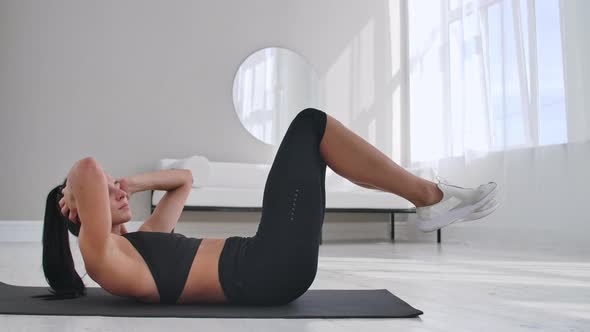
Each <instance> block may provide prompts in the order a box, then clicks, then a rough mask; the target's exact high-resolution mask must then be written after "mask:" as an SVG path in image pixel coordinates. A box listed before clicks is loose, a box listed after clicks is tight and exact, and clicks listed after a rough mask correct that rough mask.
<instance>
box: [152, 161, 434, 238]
mask: <svg viewBox="0 0 590 332" xmlns="http://www.w3.org/2000/svg"><path fill="white" fill-rule="evenodd" d="M270 167H271V165H270V164H250V163H236V162H212V161H209V160H208V159H207V158H206V157H204V156H198V155H197V156H191V157H188V158H184V159H172V158H166V159H160V160H159V161H158V164H157V166H156V169H158V170H161V169H171V168H179V169H183V168H186V169H190V170H191V172H192V174H193V189H192V191H191V193H190V194H189V197H188V198H187V200H186V203H185V210H186V211H207V210H208V211H261V209H262V197H263V193H264V186H265V183H266V178H267V176H268V172H269V171H270ZM407 170H408V171H409V172H411V173H413V174H415V175H417V176H420V177H423V178H425V179H428V180H431V181H433V178H434V173H433V171H432V169H429V168H428V169H418V168H414V169H412V168H407ZM164 193H165V192H164V191H160V190H155V191H152V193H151V194H152V195H151V211H152V212H153V210H154V209H155V207H156V205H157V204H158V202H159V201H160V199H162V196H163V195H164ZM331 211H332V212H335V211H338V212H378V213H389V215H390V222H391V239H392V240H394V239H395V229H394V218H395V213H415V212H416V209H415V206H414V205H413V204H412V203H410V202H409V201H408V200H406V199H404V198H402V197H400V196H397V195H393V194H391V193H386V192H382V191H379V190H374V189H368V188H364V187H361V186H358V185H356V184H354V183H352V182H350V181H349V180H347V179H346V178H343V177H342V176H340V175H338V174H337V173H335V172H334V171H333V170H332V169H331V168H330V167H327V168H326V212H331ZM438 241H439V242H440V231H439V232H438Z"/></svg>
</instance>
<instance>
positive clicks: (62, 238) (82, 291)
mask: <svg viewBox="0 0 590 332" xmlns="http://www.w3.org/2000/svg"><path fill="white" fill-rule="evenodd" d="M66 181H67V178H66V179H65V180H64V182H63V184H61V185H59V186H57V187H55V188H53V189H52V190H51V191H50V192H49V194H48V195H47V201H46V204H45V218H44V221H43V240H42V241H43V272H44V274H45V279H46V280H47V283H48V284H49V286H50V287H51V289H50V290H49V291H50V292H51V293H52V295H40V296H39V295H38V296H33V297H41V298H45V299H46V300H61V299H73V298H77V297H80V296H83V295H86V286H85V285H84V283H83V282H82V278H80V275H78V273H77V272H76V269H75V268H74V259H73V258H72V252H71V250H70V241H69V236H68V231H69V232H70V233H72V234H73V235H74V236H76V237H78V234H79V233H80V224H79V223H73V222H71V221H70V220H69V219H68V218H66V217H65V216H64V215H63V214H62V213H61V209H60V207H59V201H60V199H61V198H62V197H63V194H62V193H61V190H62V189H63V188H64V187H65V186H66Z"/></svg>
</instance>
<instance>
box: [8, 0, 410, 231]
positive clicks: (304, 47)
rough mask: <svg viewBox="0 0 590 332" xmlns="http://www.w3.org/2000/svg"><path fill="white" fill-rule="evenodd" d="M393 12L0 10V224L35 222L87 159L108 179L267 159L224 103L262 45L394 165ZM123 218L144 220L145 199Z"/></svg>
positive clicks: (327, 2)
mask: <svg viewBox="0 0 590 332" xmlns="http://www.w3.org/2000/svg"><path fill="white" fill-rule="evenodd" d="M399 2H400V1H399V0H392V1H384V0H372V1H358V0H323V1H314V0H282V1H277V0H256V1H254V0H251V1H229V0H217V1H188V0H186V1H153V0H152V1H143V0H142V1H140V0H134V1H115V0H110V1H108V0H107V1H95V2H90V1H76V0H55V1H41V0H36V1H33V0H2V1H0V48H1V50H2V53H1V56H0V154H1V155H2V163H1V165H2V168H1V172H0V183H2V186H0V220H40V219H42V218H43V211H44V205H45V198H46V195H47V193H48V192H49V190H50V189H51V188H52V187H53V186H55V185H57V184H58V183H59V182H61V181H63V178H64V177H65V176H66V174H67V171H68V170H69V168H70V167H71V165H72V164H73V163H74V162H75V161H76V160H78V159H81V158H83V157H86V156H93V157H95V158H96V159H97V160H98V161H99V162H100V163H101V165H102V166H103V167H104V168H105V169H106V170H107V172H109V173H110V174H112V175H113V176H115V177H118V176H124V175H129V174H132V173H137V172H144V171H149V170H152V169H153V167H155V165H156V161H157V160H158V159H159V158H165V157H170V158H180V157H186V156H189V155H192V154H202V155H205V156H207V157H208V158H209V159H210V160H212V161H239V162H254V163H258V162H268V163H270V162H272V160H273V157H274V154H275V152H276V147H271V146H268V145H266V144H264V143H262V142H259V141H257V140H256V139H254V138H253V137H252V136H251V135H250V134H249V133H248V132H247V131H246V130H245V129H243V128H242V126H241V124H240V122H239V120H238V118H237V116H236V114H235V112H234V109H233V103H232V85H233V78H234V75H235V72H236V70H237V68H238V66H239V65H240V63H241V61H242V60H244V59H245V58H246V57H247V56H248V55H249V54H250V53H252V52H253V51H255V50H258V49H260V48H264V47H268V46H283V47H287V48H289V49H291V50H294V51H296V52H298V53H299V54H301V55H303V56H304V57H306V58H307V59H308V61H309V62H310V63H311V64H312V65H313V66H315V68H316V70H317V71H318V73H319V75H320V77H321V79H322V80H323V81H324V82H325V83H326V108H325V111H326V112H328V113H330V114H333V115H334V116H336V117H337V118H339V119H340V120H341V121H342V122H343V123H345V124H347V125H349V126H350V127H351V128H352V129H353V130H354V131H355V132H357V133H358V134H359V135H362V136H363V137H365V138H366V139H368V140H369V141H370V142H371V143H372V144H374V145H376V146H377V147H378V148H379V149H380V150H381V151H383V152H384V153H386V154H388V155H390V156H391V157H393V158H394V160H396V161H399V153H400V148H399V146H398V145H399V144H400V142H399V137H400V135H401V134H402V130H401V129H400V127H399V126H400V121H399V117H400V106H399V105H400V103H401V96H402V95H403V94H402V89H401V87H400V86H401V85H402V82H403V79H402V77H403V72H402V70H403V68H402V67H400V64H401V61H400V54H401V53H400V52H401V51H400V45H401V39H400V26H399V24H400V23H399V22H400V18H399V6H400V4H399ZM390 16H391V17H392V19H391V20H390ZM222 128H223V130H220V129H222ZM131 209H132V212H133V213H134V217H133V219H134V220H141V219H142V218H145V217H146V216H147V215H148V213H149V197H148V194H147V193H141V194H138V196H137V197H136V198H135V199H132V202H131Z"/></svg>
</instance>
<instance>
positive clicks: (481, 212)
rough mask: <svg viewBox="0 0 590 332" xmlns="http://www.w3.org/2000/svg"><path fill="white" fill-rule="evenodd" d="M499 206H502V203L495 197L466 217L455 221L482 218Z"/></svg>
mask: <svg viewBox="0 0 590 332" xmlns="http://www.w3.org/2000/svg"><path fill="white" fill-rule="evenodd" d="M499 206H500V203H498V201H496V200H495V199H491V200H490V201H489V202H488V203H487V204H486V205H484V206H482V207H481V208H479V209H477V210H475V211H474V212H473V213H472V214H470V215H468V216H467V217H465V218H461V219H459V220H457V221H455V222H463V221H471V220H477V219H481V218H483V217H485V216H487V215H489V214H490V213H492V212H494V211H495V210H496V209H497V208H498V207H499Z"/></svg>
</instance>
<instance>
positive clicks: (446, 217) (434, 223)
mask: <svg viewBox="0 0 590 332" xmlns="http://www.w3.org/2000/svg"><path fill="white" fill-rule="evenodd" d="M490 183H494V184H496V186H495V187H494V189H492V191H490V192H489V193H488V194H487V195H486V196H485V197H484V198H482V199H481V200H480V201H479V202H477V203H475V204H472V205H467V206H464V207H462V208H460V209H456V210H451V211H449V212H448V213H445V214H443V215H442V216H440V217H438V218H435V219H429V220H427V221H422V222H420V223H419V224H418V228H419V229H420V230H421V231H423V232H433V231H436V230H438V229H441V228H442V227H445V226H447V225H450V224H452V223H454V222H455V221H457V220H459V219H463V218H465V217H466V216H468V215H470V214H471V213H473V211H475V210H477V209H479V208H480V207H482V206H484V205H485V204H486V203H488V202H489V201H490V200H491V199H492V198H494V196H495V195H496V193H497V192H498V187H499V186H498V184H497V183H495V182H490Z"/></svg>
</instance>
